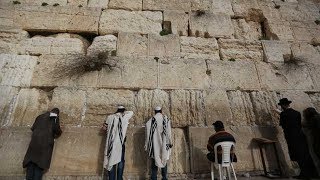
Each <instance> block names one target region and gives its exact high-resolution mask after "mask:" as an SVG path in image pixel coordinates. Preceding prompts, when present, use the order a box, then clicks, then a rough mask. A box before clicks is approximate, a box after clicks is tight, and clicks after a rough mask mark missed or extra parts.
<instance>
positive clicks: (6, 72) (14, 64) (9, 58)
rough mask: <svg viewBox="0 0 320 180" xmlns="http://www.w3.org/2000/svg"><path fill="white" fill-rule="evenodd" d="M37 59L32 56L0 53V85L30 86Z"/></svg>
mask: <svg viewBox="0 0 320 180" xmlns="http://www.w3.org/2000/svg"><path fill="white" fill-rule="evenodd" d="M37 60H38V58H37V57H34V56H24V55H9V54H0V85H5V86H20V87H28V86H30V82H31V78H32V72H33V70H34V67H35V65H36V63H37Z"/></svg>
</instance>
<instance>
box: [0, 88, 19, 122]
mask: <svg viewBox="0 0 320 180" xmlns="http://www.w3.org/2000/svg"><path fill="white" fill-rule="evenodd" d="M17 95H18V88H15V87H11V86H0V97H1V98H0V126H1V127H3V126H4V127H6V126H8V125H10V124H11V122H10V119H11V118H10V116H11V114H12V109H13V107H14V103H15V102H16V99H17Z"/></svg>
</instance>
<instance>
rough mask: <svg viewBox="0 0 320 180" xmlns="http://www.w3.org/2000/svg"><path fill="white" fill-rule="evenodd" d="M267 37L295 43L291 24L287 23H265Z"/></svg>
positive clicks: (275, 21) (272, 21) (273, 21)
mask: <svg viewBox="0 0 320 180" xmlns="http://www.w3.org/2000/svg"><path fill="white" fill-rule="evenodd" d="M265 27H266V36H267V37H268V39H271V40H283V41H293V40H294V37H293V32H292V29H291V27H290V23H289V22H286V21H277V20H267V21H265Z"/></svg>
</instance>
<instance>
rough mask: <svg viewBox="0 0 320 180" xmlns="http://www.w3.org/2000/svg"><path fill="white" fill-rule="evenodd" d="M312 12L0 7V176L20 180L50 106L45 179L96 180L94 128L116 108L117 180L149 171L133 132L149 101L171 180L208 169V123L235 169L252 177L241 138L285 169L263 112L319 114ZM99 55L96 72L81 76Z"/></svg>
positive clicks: (299, 5)
mask: <svg viewBox="0 0 320 180" xmlns="http://www.w3.org/2000/svg"><path fill="white" fill-rule="evenodd" d="M319 10H320V3H319V1H316V0H273V1H271V0H88V1H87V0H74V1H71V0H41V1H40V0H15V1H13V0H1V1H0V125H1V128H0V134H1V136H0V157H1V158H0V159H1V160H2V161H1V162H0V178H1V177H3V178H4V177H7V178H9V179H10V178H13V177H17V176H23V174H24V170H23V169H22V166H21V163H22V160H23V156H24V154H25V152H26V148H27V145H28V143H29V141H30V134H31V131H30V126H31V125H32V123H33V121H34V119H35V117H36V116H37V115H38V114H40V113H42V112H44V111H46V110H48V109H50V108H52V107H59V108H60V109H61V124H62V129H63V131H64V133H63V135H62V136H61V138H60V139H58V140H57V141H56V145H55V149H54V153H53V161H52V165H51V168H50V170H49V171H48V172H47V173H46V179H55V178H58V179H72V177H78V179H100V178H99V177H100V176H101V174H102V161H103V159H102V157H103V149H104V145H105V139H104V137H103V135H101V134H100V132H99V128H100V126H101V124H102V123H103V121H104V119H105V117H106V116H107V115H108V114H110V113H112V112H114V111H115V108H116V105H118V104H123V105H125V106H126V107H127V109H130V110H133V111H134V112H135V115H134V117H133V119H132V120H131V122H130V127H129V132H128V134H127V136H128V142H127V156H126V170H125V176H126V177H127V178H128V179H139V178H140V179H145V177H146V176H147V175H148V173H149V169H148V167H149V166H150V162H148V161H147V157H146V154H145V152H144V151H143V143H144V129H143V126H144V124H145V122H146V121H147V120H148V118H149V117H150V116H151V115H152V113H153V107H154V106H156V105H161V106H162V107H163V110H164V113H166V114H167V115H168V116H169V117H170V118H171V120H172V125H173V139H174V147H173V153H172V158H171V160H170V163H169V173H170V176H171V177H172V178H178V179H179V178H182V179H185V178H186V177H194V176H201V177H203V176H202V175H206V174H208V173H209V166H208V161H207V160H206V158H205V155H206V143H207V138H208V136H210V135H211V134H212V133H213V130H212V128H211V124H212V122H214V121H216V120H222V121H223V122H224V123H225V124H226V126H227V129H228V131H230V132H231V133H232V134H233V135H234V136H235V137H236V139H237V154H238V159H239V162H238V163H237V164H236V171H238V172H242V171H257V172H259V171H261V170H262V164H261V158H260V154H259V151H258V149H257V145H256V144H255V143H254V142H252V138H254V137H267V138H271V139H275V140H278V141H279V143H278V144H277V147H278V151H279V152H278V153H279V155H280V158H281V166H282V167H283V168H284V169H285V171H286V173H287V174H290V173H292V172H293V170H294V169H293V167H292V165H291V162H290V160H289V157H288V153H287V146H286V143H285V140H284V137H283V133H282V130H281V128H279V127H278V116H277V115H276V114H275V113H274V112H273V109H274V108H276V106H277V105H276V103H277V101H278V100H279V98H281V97H288V98H290V99H291V100H293V102H294V103H293V107H294V108H296V109H297V110H299V111H302V110H303V109H304V108H306V107H310V106H313V107H316V108H317V109H319V110H320V81H319V78H320V76H319V74H320V25H319V23H320V22H319V21H320V12H319ZM168 32H169V33H170V34H168V35H166V34H167V33H168ZM160 34H161V35H160ZM101 53H104V54H107V55H108V56H105V57H104V58H103V59H102V60H103V62H102V65H101V67H99V68H97V69H94V70H92V69H91V70H88V69H86V68H84V67H85V65H86V63H87V62H88V61H89V62H91V61H95V60H97V56H98V55H99V54H101ZM100 60H101V58H100ZM267 150H268V151H272V149H267ZM268 154H269V155H268V157H267V160H268V167H270V168H276V165H275V164H274V156H272V155H271V154H272V152H270V153H268Z"/></svg>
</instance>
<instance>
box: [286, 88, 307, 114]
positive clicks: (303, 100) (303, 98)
mask: <svg viewBox="0 0 320 180" xmlns="http://www.w3.org/2000/svg"><path fill="white" fill-rule="evenodd" d="M280 96H281V98H284V97H285V98H288V99H290V100H291V101H292V104H290V105H291V107H292V108H293V109H295V110H297V111H299V112H300V113H302V112H303V110H304V109H306V108H308V107H312V101H311V99H310V97H309V96H308V94H307V93H305V92H303V91H295V90H290V91H281V92H280ZM301 115H302V114H301ZM302 118H303V117H302Z"/></svg>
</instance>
